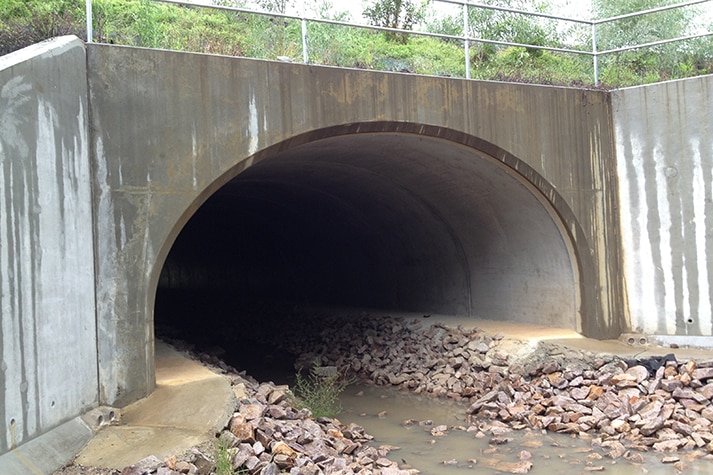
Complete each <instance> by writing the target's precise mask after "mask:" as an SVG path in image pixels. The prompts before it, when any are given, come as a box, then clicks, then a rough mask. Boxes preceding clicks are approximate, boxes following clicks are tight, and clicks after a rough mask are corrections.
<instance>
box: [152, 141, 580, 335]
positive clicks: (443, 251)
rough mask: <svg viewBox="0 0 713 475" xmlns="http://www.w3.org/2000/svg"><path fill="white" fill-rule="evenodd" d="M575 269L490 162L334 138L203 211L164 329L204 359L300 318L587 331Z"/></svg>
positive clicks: (225, 192)
mask: <svg viewBox="0 0 713 475" xmlns="http://www.w3.org/2000/svg"><path fill="white" fill-rule="evenodd" d="M575 267H576V265H575V264H574V262H573V257H572V256H571V251H570V247H569V246H568V245H567V243H566V241H565V240H564V238H563V236H562V233H561V231H560V226H558V225H557V223H556V222H555V220H554V219H553V217H552V213H551V212H550V211H549V210H548V209H547V207H546V205H545V204H543V201H542V199H541V198H540V197H538V196H537V194H536V192H533V191H532V188H531V187H529V186H526V184H524V183H523V180H522V179H521V178H519V177H518V176H517V175H516V174H515V173H514V172H513V171H512V170H510V169H508V168H507V167H505V166H503V165H502V164H501V163H499V162H497V161H496V160H494V159H493V158H492V157H489V156H486V155H485V154H483V153H482V152H479V151H478V150H475V149H472V148H468V147H466V146H463V145H459V144H455V143H451V142H448V141H445V140H442V139H437V138H429V137H422V136H413V135H406V134H397V133H376V134H357V135H350V136H339V137H332V138H326V139H322V140H318V141H315V142H310V143H307V144H304V145H300V146H298V147H294V148H290V149H288V150H286V151H282V152H280V153H278V154H275V155H274V156H271V157H268V158H266V159H264V160H262V161H260V162H259V163H257V164H254V165H253V166H251V167H249V168H247V169H246V170H244V171H242V172H241V173H239V174H238V175H237V176H235V177H234V178H233V179H232V180H231V181H229V182H228V183H227V184H226V185H225V186H223V187H222V188H220V189H219V190H218V191H217V192H216V193H215V194H213V195H212V196H211V197H210V198H209V199H208V200H207V201H205V203H203V205H202V206H201V207H200V208H199V209H198V211H197V212H196V213H195V214H194V215H193V217H192V218H191V219H190V220H189V221H188V223H187V224H186V225H185V227H184V228H183V230H182V231H181V232H180V234H179V235H178V237H177V239H176V240H175V243H174V244H173V247H172V248H171V250H170V252H169V255H168V257H167V259H166V262H165V264H164V267H163V270H162V272H161V277H160V281H159V285H158V289H157V294H156V303H155V312H154V319H155V325H156V332H157V335H159V336H161V333H162V332H168V333H169V334H171V335H176V336H178V337H182V338H187V339H190V340H191V341H193V342H195V343H196V344H200V345H204V346H210V344H211V343H216V342H220V340H221V338H222V337H225V335H227V334H230V333H231V332H230V331H227V330H226V329H227V328H233V329H234V328H242V329H243V330H247V331H248V332H249V331H250V329H251V328H254V327H255V326H256V325H261V324H262V323H264V322H266V321H269V322H270V323H271V326H273V327H276V328H278V327H279V326H280V324H279V322H280V320H281V319H283V318H284V319H288V318H298V317H297V316H296V314H295V308H302V309H304V308H324V307H335V308H354V309H375V310H376V311H383V312H391V311H393V312H414V313H417V314H418V313H423V314H432V313H433V314H441V315H458V316H470V317H473V318H485V319H490V320H508V321H515V322H526V323H534V324H541V325H547V326H555V327H563V328H574V329H576V327H577V325H578V321H577V318H578V317H577V314H578V289H577V285H578V284H577V277H576V273H575V270H574V269H575ZM243 333H245V332H243ZM247 340H248V339H247V338H243V339H242V340H241V341H243V344H244V345H247ZM253 340H254V339H253ZM251 341H252V340H251ZM252 343H259V342H256V341H252Z"/></svg>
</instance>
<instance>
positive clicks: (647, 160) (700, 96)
mask: <svg viewBox="0 0 713 475" xmlns="http://www.w3.org/2000/svg"><path fill="white" fill-rule="evenodd" d="M612 105H613V114H614V116H613V117H614V124H615V130H616V150H617V156H618V160H617V163H618V165H617V174H618V178H619V182H620V194H619V200H620V203H621V205H620V210H621V230H622V240H623V249H624V255H623V263H624V269H625V279H624V281H625V282H626V287H627V290H626V295H627V300H628V303H629V312H630V314H631V317H630V318H631V328H632V330H633V331H637V332H642V333H647V334H659V335H707V336H710V335H713V314H712V312H711V308H712V307H713V233H712V231H711V230H713V76H704V77H698V78H692V79H686V80H682V81H674V82H668V83H662V84H653V85H649V86H643V87H636V88H629V89H621V90H618V91H614V92H613V93H612ZM681 342H682V343H684V344H685V343H686V340H685V339H684V340H682V341H681Z"/></svg>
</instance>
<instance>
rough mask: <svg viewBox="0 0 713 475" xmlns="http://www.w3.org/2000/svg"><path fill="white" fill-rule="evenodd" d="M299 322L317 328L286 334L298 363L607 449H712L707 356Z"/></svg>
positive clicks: (711, 378) (712, 386)
mask: <svg viewBox="0 0 713 475" xmlns="http://www.w3.org/2000/svg"><path fill="white" fill-rule="evenodd" d="M303 323H305V324H306V325H308V326H309V327H310V328H322V329H323V330H322V331H321V333H320V334H319V335H318V336H317V335H315V336H313V337H312V338H308V337H305V338H299V337H298V338H291V339H290V340H289V345H290V346H291V348H290V350H291V351H293V352H295V353H299V354H301V356H300V357H299V358H298V363H300V365H302V366H304V365H305V364H306V363H307V362H310V361H315V360H316V361H319V362H320V364H322V365H333V366H337V367H339V368H349V369H350V370H351V371H352V372H354V373H355V374H356V375H358V376H359V377H360V378H361V379H363V380H367V381H371V382H373V383H375V384H379V385H388V386H391V387H394V388H398V389H402V390H407V391H410V392H413V393H416V394H427V395H430V396H434V397H449V398H452V399H454V400H458V401H464V402H466V403H468V409H467V413H468V414H469V415H470V418H471V419H472V420H473V421H475V420H476V419H488V420H498V421H502V422H505V423H507V424H509V425H510V426H511V427H512V428H515V429H524V428H532V429H546V430H550V431H554V432H560V433H571V434H579V435H587V436H588V437H590V438H592V440H593V444H594V445H595V446H597V447H601V448H602V449H603V450H604V451H605V452H606V453H607V454H608V455H609V456H611V457H613V458H617V457H620V456H623V455H624V454H625V453H627V451H629V450H630V449H635V450H642V451H647V450H650V449H653V450H655V451H660V452H672V451H677V450H681V449H682V450H694V449H697V450H700V453H701V455H704V454H707V453H709V452H713V425H712V421H713V406H712V405H711V398H712V397H713V360H706V361H694V360H689V361H684V362H679V361H677V360H676V358H675V357H674V356H673V355H668V356H666V357H663V358H659V359H656V358H650V359H647V360H643V361H630V360H626V359H622V358H620V357H617V356H614V355H599V354H594V353H589V352H582V351H575V350H572V349H569V348H564V347H559V346H557V345H552V344H543V343H540V344H535V345H529V344H527V343H525V342H519V341H512V340H507V339H503V336H502V335H489V334H486V333H485V332H483V331H481V330H479V329H477V328H475V329H466V328H461V327H458V328H449V327H447V326H444V325H440V324H435V325H433V326H430V327H427V328H422V326H421V324H420V323H421V322H420V321H418V320H412V321H408V322H406V321H404V320H402V319H399V318H391V317H378V318H374V317H364V316H361V317H359V318H352V319H349V320H344V319H336V320H335V321H334V322H333V323H334V324H325V322H324V321H322V322H321V323H320V325H319V326H315V323H314V322H303ZM291 331H292V332H296V329H294V328H293V329H292V330H291ZM283 341H284V340H283ZM305 345H306V346H305Z"/></svg>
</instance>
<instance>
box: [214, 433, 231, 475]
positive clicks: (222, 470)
mask: <svg viewBox="0 0 713 475" xmlns="http://www.w3.org/2000/svg"><path fill="white" fill-rule="evenodd" d="M229 445H230V442H229V441H228V439H227V438H224V437H222V436H221V437H218V440H216V442H215V475H233V464H232V460H231V457H230V452H229V451H228V446H229Z"/></svg>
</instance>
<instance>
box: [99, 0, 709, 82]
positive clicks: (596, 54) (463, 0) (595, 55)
mask: <svg viewBox="0 0 713 475" xmlns="http://www.w3.org/2000/svg"><path fill="white" fill-rule="evenodd" d="M152 1H155V2H159V3H169V4H174V5H180V6H187V7H200V8H211V9H215V10H226V11H231V12H236V13H244V14H249V15H263V16H270V17H273V18H284V19H290V20H299V21H300V22H301V23H302V58H303V61H304V62H305V63H309V44H308V35H307V23H308V22H312V23H321V24H329V25H336V26H344V27H351V28H363V29H368V30H373V31H382V32H390V33H398V34H407V35H418V36H426V37H432V38H440V39H446V40H454V41H462V42H463V44H464V52H465V72H466V74H465V77H466V78H467V79H470V44H471V43H482V44H492V45H498V46H513V47H523V48H529V49H535V50H543V51H552V52H557V53H566V54H576V55H584V56H589V57H591V58H592V64H593V80H594V84H595V85H598V84H599V68H598V61H599V58H600V57H602V56H605V55H608V54H616V53H622V52H626V51H634V50H638V49H643V48H650V47H654V46H659V45H663V44H669V43H676V42H682V41H689V40H692V39H697V38H703V37H706V36H713V32H710V31H709V32H705V33H699V34H694V35H687V36H680V37H676V38H669V39H664V40H659V41H652V42H647V43H641V44H636V45H631V46H623V47H619V48H611V49H606V50H597V27H599V26H600V25H604V24H607V23H611V22H615V21H619V20H624V19H628V18H634V17H638V16H643V15H649V14H654V13H659V12H663V11H667V10H673V9H680V8H685V7H689V6H693V5H697V4H702V3H710V2H711V1H713V0H690V1H687V2H683V3H677V4H674V5H666V6H663V7H657V8H652V9H648V10H643V11H639V12H634V13H628V14H625V15H618V16H614V17H610V18H604V19H599V20H585V19H581V18H572V17H565V16H560V15H553V14H549V13H543V12H533V11H526V10H519V9H514V8H507V7H501V6H496V5H487V4H483V3H475V2H470V1H468V0H433V1H434V2H436V3H445V4H452V5H459V6H461V7H462V9H463V35H447V34H440V33H432V32H427V31H419V30H405V29H401V28H389V27H383V26H376V25H368V24H363V23H354V22H345V21H339V20H332V19H327V18H315V17H309V16H307V15H305V14H304V12H302V14H301V15H293V14H288V13H281V12H274V11H261V10H253V9H248V8H241V7H233V6H227V5H214V4H212V3H204V2H190V1H184V0H152ZM470 8H477V9H482V10H492V11H500V12H505V13H512V14H516V15H523V16H528V17H537V18H546V19H549V20H557V21H563V22H568V23H576V24H581V25H587V26H589V27H590V28H591V35H592V40H591V41H592V44H591V49H573V48H563V47H557V46H546V45H536V44H528V43H517V42H511V41H502V40H493V39H488V38H475V37H472V36H470V35H469V34H468V30H469V26H468V12H469V9H470ZM86 16H87V41H88V42H90V43H91V42H92V41H93V40H94V38H93V32H92V24H93V20H92V0H86Z"/></svg>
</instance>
